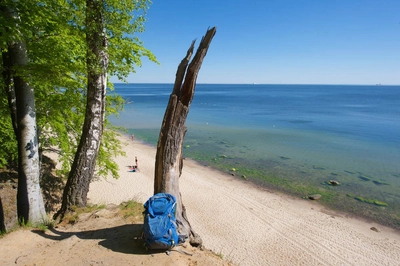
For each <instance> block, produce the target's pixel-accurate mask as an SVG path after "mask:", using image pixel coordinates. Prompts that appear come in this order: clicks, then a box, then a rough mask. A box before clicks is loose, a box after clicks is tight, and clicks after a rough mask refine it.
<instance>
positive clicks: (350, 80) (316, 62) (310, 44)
mask: <svg viewBox="0 0 400 266" xmlns="http://www.w3.org/2000/svg"><path fill="white" fill-rule="evenodd" d="M145 26H146V31H145V33H142V34H140V35H139V38H140V39H141V40H142V41H143V42H144V45H145V47H146V48H148V49H150V50H151V51H152V52H153V53H154V54H155V55H156V57H157V60H158V61H159V62H160V65H157V64H155V63H151V62H149V61H148V60H147V59H146V58H143V65H142V67H141V68H137V72H136V73H134V74H131V75H130V76H129V78H128V81H129V82H131V83H138V82H140V83H142V82H143V83H173V82H174V81H175V73H176V69H177V67H178V64H179V63H180V61H181V60H182V58H183V57H184V56H185V55H186V51H187V49H188V48H189V46H190V44H191V41H192V40H194V39H197V42H196V44H198V43H199V42H200V40H201V37H202V36H204V34H205V33H206V30H207V28H209V27H213V26H215V27H217V33H216V35H215V37H214V39H213V41H212V43H211V46H210V48H209V50H208V53H207V56H206V58H205V59H204V62H203V65H202V68H201V69H200V73H199V76H198V79H197V82H198V83H265V84H378V83H381V84H382V85H388V84H396V85H398V84H400V0H247V1H245V0H229V1H228V0H153V4H152V5H151V7H150V9H149V11H148V15H147V22H146V24H145ZM195 49H197V45H196V48H195ZM112 81H114V82H116V79H114V78H113V79H112Z"/></svg>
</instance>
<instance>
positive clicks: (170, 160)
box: [154, 27, 216, 246]
mask: <svg viewBox="0 0 400 266" xmlns="http://www.w3.org/2000/svg"><path fill="white" fill-rule="evenodd" d="M215 33H216V28H215V27H213V28H211V29H208V30H207V33H206V35H205V36H204V37H203V38H202V40H201V43H200V45H199V47H198V49H197V52H196V54H195V56H194V58H193V60H192V61H191V62H190V64H189V61H190V58H191V56H192V54H193V50H194V44H195V41H193V42H192V44H191V46H190V48H189V50H188V51H187V54H186V56H185V58H183V60H182V61H181V63H180V64H179V66H178V70H177V72H176V78H175V84H174V88H173V91H172V93H171V96H170V98H169V102H168V106H167V109H166V111H165V115H164V119H163V122H162V126H161V130H160V135H159V138H158V144H157V154H156V164H155V175H154V194H157V193H169V194H172V195H174V196H175V197H176V200H177V208H176V219H177V223H178V233H179V234H180V235H186V236H187V237H189V241H190V244H191V245H193V246H199V245H201V244H202V240H201V238H200V236H199V235H198V234H196V233H195V232H194V230H193V229H192V227H191V225H190V223H189V221H188V219H187V216H186V209H185V206H184V205H183V203H182V197H181V194H180V190H179V177H180V176H181V174H182V167H183V160H182V144H183V139H184V137H185V134H186V126H185V122H186V117H187V115H188V113H189V107H190V104H191V102H192V99H193V96H194V91H195V85H196V79H197V75H198V72H199V70H200V67H201V64H202V62H203V59H204V57H205V56H206V54H207V51H208V47H209V45H210V43H211V41H212V38H213V37H214V35H215ZM188 65H189V66H188Z"/></svg>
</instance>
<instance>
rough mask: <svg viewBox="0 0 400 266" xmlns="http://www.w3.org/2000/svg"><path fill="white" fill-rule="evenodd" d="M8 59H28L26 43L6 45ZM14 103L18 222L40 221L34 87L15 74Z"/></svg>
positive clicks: (19, 63)
mask: <svg viewBox="0 0 400 266" xmlns="http://www.w3.org/2000/svg"><path fill="white" fill-rule="evenodd" d="M9 55H10V62H12V64H13V65H14V66H16V67H23V66H25V65H27V63H28V55H27V51H26V46H25V43H23V42H15V43H13V44H12V45H10V47H9ZM14 88H15V97H16V107H17V140H18V191H17V214H18V220H19V221H20V223H27V222H28V221H30V222H32V223H39V222H42V221H43V220H45V219H46V212H45V208H44V202H43V197H42V192H41V190H40V185H39V177H40V168H39V152H38V146H39V145H38V136H37V128H36V108H35V96H34V90H33V88H32V87H30V86H29V84H28V83H27V82H26V81H25V80H24V78H22V77H21V76H19V75H15V76H14Z"/></svg>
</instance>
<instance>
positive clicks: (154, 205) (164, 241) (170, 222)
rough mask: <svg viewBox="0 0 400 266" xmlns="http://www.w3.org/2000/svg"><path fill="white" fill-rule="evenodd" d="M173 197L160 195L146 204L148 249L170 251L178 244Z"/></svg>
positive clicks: (144, 226)
mask: <svg viewBox="0 0 400 266" xmlns="http://www.w3.org/2000/svg"><path fill="white" fill-rule="evenodd" d="M175 206H176V200H175V197H174V196H173V195H170V194H166V193H158V194H156V195H154V196H152V197H151V198H150V199H149V200H148V201H147V202H146V203H145V204H144V208H145V210H144V212H143V214H144V225H143V229H144V230H143V238H144V241H145V246H146V248H148V249H160V250H168V249H171V248H173V247H174V246H176V245H177V244H178V241H179V236H178V233H177V231H176V218H175V210H176V208H175Z"/></svg>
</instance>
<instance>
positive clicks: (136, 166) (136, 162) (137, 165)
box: [135, 156, 139, 171]
mask: <svg viewBox="0 0 400 266" xmlns="http://www.w3.org/2000/svg"><path fill="white" fill-rule="evenodd" d="M135 169H136V170H137V171H139V164H138V159H137V157H136V156H135Z"/></svg>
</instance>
